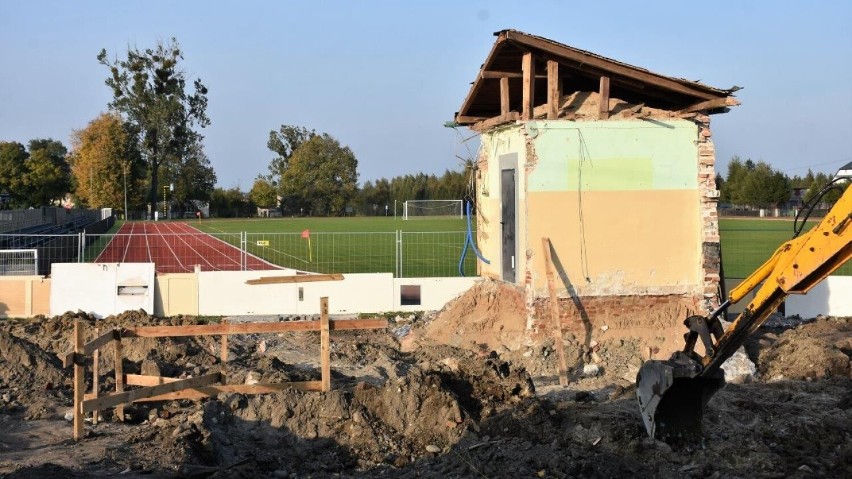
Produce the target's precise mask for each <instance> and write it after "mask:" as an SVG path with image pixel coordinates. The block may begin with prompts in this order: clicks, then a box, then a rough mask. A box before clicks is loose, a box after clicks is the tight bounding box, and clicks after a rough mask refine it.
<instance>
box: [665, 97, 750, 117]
mask: <svg viewBox="0 0 852 479" xmlns="http://www.w3.org/2000/svg"><path fill="white" fill-rule="evenodd" d="M739 104H740V102H739V101H738V100H737V99H736V98H734V97H731V96H727V97H725V98H715V99H713V100H707V101H702V102H699V103H696V104H694V105H690V106H688V107H686V108H684V109H682V110H679V111H678V113H679V114H683V113H692V112H696V111H704V110H715V109H717V108H725V107H729V106H737V105H739Z"/></svg>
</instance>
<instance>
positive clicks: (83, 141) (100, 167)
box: [69, 113, 145, 211]
mask: <svg viewBox="0 0 852 479" xmlns="http://www.w3.org/2000/svg"><path fill="white" fill-rule="evenodd" d="M71 146H72V148H73V151H72V152H71V155H70V160H69V161H70V163H71V172H72V174H73V178H74V181H75V183H76V185H77V187H76V197H77V199H78V200H79V201H81V202H83V203H85V204H87V205H89V206H90V207H93V208H113V209H116V210H122V211H123V210H124V203H125V201H124V200H125V188H124V186H125V184H126V185H127V196H126V197H127V200H128V201H127V202H128V204H129V205H133V206H138V205H140V204H141V203H142V188H143V181H144V179H145V165H144V164H143V162H142V160H141V158H140V156H139V152H138V150H137V149H136V145H135V142H134V141H133V138H132V137H131V134H130V133H129V132H128V131H127V128H126V126H125V125H124V123H123V122H122V119H121V117H120V116H119V115H117V114H116V113H102V114H100V115H98V116H97V117H96V118H95V119H94V120H92V121H90V122H89V124H88V125H86V127H85V128H83V129H80V130H74V131H73V132H72V134H71Z"/></svg>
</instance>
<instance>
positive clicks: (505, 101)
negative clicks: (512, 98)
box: [500, 78, 509, 116]
mask: <svg viewBox="0 0 852 479" xmlns="http://www.w3.org/2000/svg"><path fill="white" fill-rule="evenodd" d="M508 114H509V78H501V79H500V116H506V115H508Z"/></svg>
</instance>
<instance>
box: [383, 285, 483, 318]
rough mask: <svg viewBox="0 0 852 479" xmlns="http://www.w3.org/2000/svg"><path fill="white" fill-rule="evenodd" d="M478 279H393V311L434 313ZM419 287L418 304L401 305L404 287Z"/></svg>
mask: <svg viewBox="0 0 852 479" xmlns="http://www.w3.org/2000/svg"><path fill="white" fill-rule="evenodd" d="M479 279H480V278H478V277H473V278H395V279H394V280H393V283H394V284H393V298H394V306H393V310H394V311H436V310H439V309H441V308H443V307H444V305H445V304H447V302H448V301H451V300H453V299H454V298H456V297H457V296H459V295H461V294H462V293H464V292H465V291H467V290H468V289H470V287H471V286H473V285H474V283H476V282H477V281H479ZM411 286H414V287H419V293H420V304H416V305H414V304H402V302H403V301H402V300H403V295H402V289H403V288H404V287H411Z"/></svg>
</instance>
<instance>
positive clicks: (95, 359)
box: [83, 328, 112, 426]
mask: <svg viewBox="0 0 852 479" xmlns="http://www.w3.org/2000/svg"><path fill="white" fill-rule="evenodd" d="M100 333H101V329H100V328H95V336H96V337H97V336H99V335H100ZM101 337H103V336H100V337H98V339H101ZM109 341H112V339H111V338H110V340H109ZM90 343H91V342H90ZM85 348H86V346H85V345H84V346H83V349H84V350H85ZM100 359H101V350H100V349H98V348H95V350H94V352H93V354H92V396H93V397H94V398H97V397H98V389H100V381H99V380H98V376H100V372H101V369H100V367H99V366H98V363H99V362H100ZM97 424H98V410H97V409H95V410H94V411H92V425H93V426H96V425H97Z"/></svg>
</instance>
